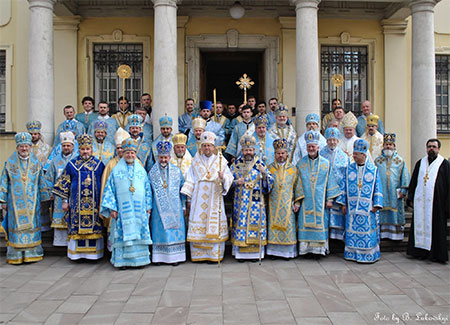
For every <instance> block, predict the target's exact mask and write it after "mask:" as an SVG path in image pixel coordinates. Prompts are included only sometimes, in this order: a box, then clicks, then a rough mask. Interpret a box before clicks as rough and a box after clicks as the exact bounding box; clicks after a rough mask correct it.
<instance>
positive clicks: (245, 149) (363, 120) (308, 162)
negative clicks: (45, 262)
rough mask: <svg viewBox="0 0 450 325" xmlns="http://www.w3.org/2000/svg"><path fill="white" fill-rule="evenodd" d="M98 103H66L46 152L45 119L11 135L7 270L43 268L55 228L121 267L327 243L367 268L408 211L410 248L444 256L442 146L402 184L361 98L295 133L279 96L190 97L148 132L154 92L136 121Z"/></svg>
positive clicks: (276, 252)
mask: <svg viewBox="0 0 450 325" xmlns="http://www.w3.org/2000/svg"><path fill="white" fill-rule="evenodd" d="M94 104H95V103H94V99H93V98H91V97H85V98H83V100H82V106H83V109H84V112H82V113H79V114H76V115H75V109H74V107H72V106H70V105H68V106H66V107H64V115H65V117H66V120H65V121H64V122H62V123H61V124H60V125H59V127H58V129H57V132H56V135H55V140H54V143H53V145H49V144H47V143H46V142H45V141H44V139H43V138H42V136H41V126H42V124H41V122H44V123H45V121H29V122H28V123H27V124H26V126H27V131H28V132H20V133H17V134H16V135H15V141H16V145H17V150H16V152H14V153H13V154H12V155H11V156H10V157H9V158H8V159H7V161H6V163H5V165H4V168H3V172H2V175H1V179H0V204H1V207H2V210H3V222H2V225H1V230H2V231H3V232H4V233H5V238H6V241H7V254H6V259H7V262H8V263H10V264H21V263H23V262H36V261H39V260H41V259H42V258H43V255H44V252H43V248H42V232H45V231H48V230H50V229H53V245H54V246H65V247H67V256H68V258H70V259H71V260H79V259H89V260H97V259H100V258H102V257H103V255H104V254H106V255H107V256H110V261H111V263H112V264H113V265H114V266H115V267H118V268H121V269H123V268H129V267H142V266H144V265H147V264H150V263H153V264H157V265H158V264H161V263H164V264H172V265H174V266H176V265H178V263H181V262H184V261H186V258H189V257H190V259H191V260H192V261H193V262H199V261H206V262H208V263H216V262H217V263H220V261H221V260H222V259H223V258H224V254H225V250H226V245H225V243H226V242H227V241H228V240H230V241H231V245H230V246H231V254H232V255H233V256H234V258H235V259H237V260H238V261H239V262H244V261H246V260H249V261H253V262H254V261H258V260H259V261H261V259H263V258H264V257H265V256H270V257H271V258H282V259H292V258H296V257H298V256H301V257H303V258H313V259H318V258H320V257H322V256H326V255H327V254H329V253H330V245H329V243H330V240H335V241H342V242H343V245H344V247H345V248H344V258H345V259H346V260H351V261H356V262H359V263H374V262H376V261H377V260H379V259H380V241H381V239H388V240H392V241H403V240H404V230H405V206H406V205H409V206H410V207H412V208H413V209H414V210H413V211H414V212H413V220H412V224H411V230H410V234H409V241H408V249H407V253H408V254H409V255H412V256H414V257H417V258H421V259H429V260H432V261H437V262H441V263H445V262H447V260H448V249H447V248H448V247H447V242H446V231H447V230H446V229H447V219H448V217H449V215H450V210H449V205H450V203H449V202H450V163H449V162H448V161H447V160H446V159H444V158H443V157H442V156H441V155H440V154H439V149H440V142H439V140H438V139H429V140H428V141H427V142H426V144H425V143H423V144H417V145H421V146H426V152H427V154H426V155H425V156H424V157H423V158H422V159H421V160H419V161H418V162H417V163H416V165H415V168H414V171H413V174H412V177H410V173H409V171H408V168H407V165H406V163H405V160H404V159H403V158H402V157H401V156H400V155H399V154H398V152H397V150H396V149H397V148H396V135H395V134H394V133H387V132H385V130H384V126H383V123H382V121H381V119H380V118H379V117H378V116H377V115H374V114H372V108H371V104H370V102H369V101H365V102H363V104H362V108H361V111H362V112H361V115H360V116H359V117H358V118H357V117H356V116H355V115H354V114H353V113H352V112H350V111H349V112H347V113H346V112H345V111H344V108H343V107H342V106H341V103H340V101H339V100H334V101H333V103H332V111H331V112H330V113H329V114H327V115H325V116H324V117H323V119H322V123H321V121H320V118H319V116H318V115H317V114H314V113H312V114H309V115H307V116H306V120H305V125H306V131H305V132H304V134H297V133H296V131H295V129H294V127H293V125H292V123H291V121H290V119H289V108H288V107H287V106H285V105H283V104H281V103H279V102H278V100H277V99H276V98H272V99H270V100H269V103H268V104H269V105H268V107H266V103H265V102H257V101H256V98H255V97H253V96H250V97H249V98H248V101H247V102H246V103H245V104H242V105H240V106H239V107H236V105H231V104H230V105H227V106H226V105H224V104H223V103H221V102H217V103H215V105H213V104H212V103H211V101H201V102H200V103H199V105H197V104H196V103H195V102H194V100H193V99H190V98H189V99H187V100H186V101H185V113H184V114H183V115H181V116H179V117H178V125H179V133H174V130H173V128H172V126H173V117H170V116H167V115H166V116H163V117H162V118H161V119H160V120H159V125H158V127H159V132H158V133H159V135H158V136H155V137H154V132H153V131H154V127H156V126H154V125H153V124H152V118H151V114H152V108H151V96H150V95H149V94H143V95H142V98H141V104H140V105H139V106H138V107H136V108H135V109H134V112H132V111H131V110H130V109H129V104H128V101H127V99H126V98H123V97H121V98H120V99H119V102H118V111H117V113H115V114H113V115H112V116H109V105H108V103H106V102H100V103H98V105H97V110H95V109H94V108H95V106H94ZM224 110H225V112H224ZM95 111H97V112H95ZM320 124H322V127H320ZM155 133H156V132H155ZM424 142H425V140H424ZM225 197H226V198H227V202H231V203H232V209H231V210H232V211H231V213H228V215H227V211H226V207H225V200H224V198H225ZM187 243H189V245H187ZM187 247H189V249H187ZM228 248H230V247H229V246H228ZM105 252H106V253H105Z"/></svg>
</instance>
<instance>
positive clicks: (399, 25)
mask: <svg viewBox="0 0 450 325" xmlns="http://www.w3.org/2000/svg"><path fill="white" fill-rule="evenodd" d="M381 26H382V27H383V34H384V35H386V34H398V35H403V34H406V29H407V28H408V21H407V20H403V19H383V20H382V21H381Z"/></svg>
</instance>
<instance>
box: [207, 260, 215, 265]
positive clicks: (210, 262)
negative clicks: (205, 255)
mask: <svg viewBox="0 0 450 325" xmlns="http://www.w3.org/2000/svg"><path fill="white" fill-rule="evenodd" d="M206 264H208V265H212V264H216V262H213V261H206Z"/></svg>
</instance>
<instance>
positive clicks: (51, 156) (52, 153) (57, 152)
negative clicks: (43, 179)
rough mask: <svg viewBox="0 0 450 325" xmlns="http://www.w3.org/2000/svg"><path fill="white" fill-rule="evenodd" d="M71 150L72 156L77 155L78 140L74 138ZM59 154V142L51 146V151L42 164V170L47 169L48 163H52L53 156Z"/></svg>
mask: <svg viewBox="0 0 450 325" xmlns="http://www.w3.org/2000/svg"><path fill="white" fill-rule="evenodd" d="M73 152H74V157H76V156H78V141H77V140H75V141H74V143H73ZM60 155H62V147H61V143H59V144H58V145H56V146H55V147H53V149H52V152H51V153H50V155H49V156H48V158H47V162H46V163H45V165H44V170H48V168H49V167H50V164H51V163H52V160H53V159H55V157H58V156H60Z"/></svg>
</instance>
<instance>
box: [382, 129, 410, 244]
mask: <svg viewBox="0 0 450 325" xmlns="http://www.w3.org/2000/svg"><path fill="white" fill-rule="evenodd" d="M395 138H396V135H395V133H385V134H384V139H383V151H382V153H381V155H380V156H379V157H378V158H377V159H376V160H375V166H377V168H378V173H379V175H380V179H381V185H382V193H383V209H381V210H380V225H381V231H380V232H381V238H388V239H391V240H403V231H404V226H405V202H404V198H405V197H406V193H407V192H408V186H409V181H410V176H409V171H408V167H407V166H406V162H405V160H404V159H403V158H402V157H400V155H399V154H398V152H397V150H396V147H395Z"/></svg>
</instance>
